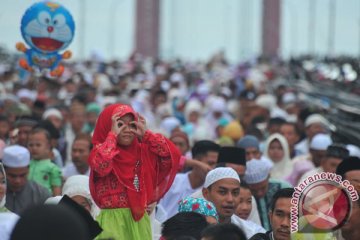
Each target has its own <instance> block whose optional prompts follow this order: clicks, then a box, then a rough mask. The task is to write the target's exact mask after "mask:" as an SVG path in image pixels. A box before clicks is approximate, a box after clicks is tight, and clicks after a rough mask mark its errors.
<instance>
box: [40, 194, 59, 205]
mask: <svg viewBox="0 0 360 240" xmlns="http://www.w3.org/2000/svg"><path fill="white" fill-rule="evenodd" d="M62 198H63V196H55V197H49V198H48V199H46V201H45V202H44V204H48V205H49V204H52V205H57V204H59V202H60V201H61V199H62Z"/></svg>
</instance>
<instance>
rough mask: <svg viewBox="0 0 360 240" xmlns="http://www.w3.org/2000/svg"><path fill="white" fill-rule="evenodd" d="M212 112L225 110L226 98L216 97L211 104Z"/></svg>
mask: <svg viewBox="0 0 360 240" xmlns="http://www.w3.org/2000/svg"><path fill="white" fill-rule="evenodd" d="M210 109H211V111H212V112H224V111H226V102H225V99H223V98H221V97H217V98H215V99H214V100H213V101H212V102H211V105H210Z"/></svg>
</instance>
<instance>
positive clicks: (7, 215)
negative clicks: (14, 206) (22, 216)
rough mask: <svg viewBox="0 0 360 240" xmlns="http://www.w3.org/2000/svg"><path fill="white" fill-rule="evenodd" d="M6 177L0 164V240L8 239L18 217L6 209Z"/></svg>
mask: <svg viewBox="0 0 360 240" xmlns="http://www.w3.org/2000/svg"><path fill="white" fill-rule="evenodd" d="M5 203H6V175H5V169H4V166H3V165H2V163H0V229H1V231H0V239H3V240H7V239H10V234H11V232H12V230H13V228H14V226H15V224H16V222H17V221H18V219H19V216H18V215H16V214H15V213H12V212H10V211H9V210H8V209H7V208H6V207H5Z"/></svg>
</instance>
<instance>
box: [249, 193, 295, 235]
mask: <svg viewBox="0 0 360 240" xmlns="http://www.w3.org/2000/svg"><path fill="white" fill-rule="evenodd" d="M293 193H294V189H293V188H283V189H280V190H278V191H277V192H276V193H275V195H274V197H273V199H272V202H271V205H270V211H269V219H270V224H271V229H272V230H270V231H267V232H266V233H258V234H255V235H254V236H253V237H251V238H250V239H249V240H290V239H291V236H290V210H291V198H292V195H293Z"/></svg>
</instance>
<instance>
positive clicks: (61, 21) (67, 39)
mask: <svg viewBox="0 0 360 240" xmlns="http://www.w3.org/2000/svg"><path fill="white" fill-rule="evenodd" d="M74 33H75V23H74V20H73V18H72V16H71V14H70V12H69V11H68V10H67V9H66V8H64V7H63V6H61V5H60V4H58V3H54V2H39V3H35V4H34V5H32V6H31V7H30V8H28V9H27V10H26V12H25V14H24V15H23V17H22V19H21V34H22V37H23V38H24V40H25V42H26V43H27V45H28V46H29V48H26V46H25V44H23V43H17V44H16V48H17V49H18V50H19V51H21V52H24V53H25V55H26V58H21V59H20V61H19V64H20V66H21V67H22V68H24V69H26V70H28V71H34V70H35V69H36V68H38V69H39V70H40V71H41V70H42V69H46V68H47V69H50V71H51V72H50V74H51V75H52V76H61V75H62V73H63V71H64V67H63V66H62V65H59V62H60V61H61V59H69V58H70V57H71V52H70V51H65V52H64V53H63V54H59V53H58V52H59V51H61V50H64V49H65V48H67V47H68V46H69V45H70V43H71V41H72V40H73V38H74Z"/></svg>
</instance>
